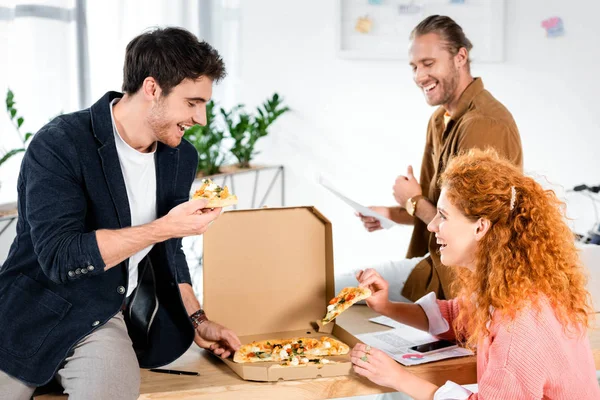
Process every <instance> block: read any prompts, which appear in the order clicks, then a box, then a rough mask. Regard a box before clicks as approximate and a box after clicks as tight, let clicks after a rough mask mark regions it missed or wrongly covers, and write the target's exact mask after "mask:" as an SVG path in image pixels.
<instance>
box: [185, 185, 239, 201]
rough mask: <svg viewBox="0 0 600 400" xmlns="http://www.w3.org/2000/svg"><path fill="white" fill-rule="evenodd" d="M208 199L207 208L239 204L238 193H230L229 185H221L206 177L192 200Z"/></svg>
mask: <svg viewBox="0 0 600 400" xmlns="http://www.w3.org/2000/svg"><path fill="white" fill-rule="evenodd" d="M196 199H207V200H208V204H207V205H206V208H215V207H227V206H232V205H234V204H237V202H238V198H237V196H236V195H234V194H231V193H229V189H228V188H227V186H225V187H221V186H219V185H217V184H216V183H214V182H213V181H212V180H210V179H204V180H203V181H202V186H200V188H199V189H198V190H196V191H195V192H194V194H193V195H192V200H196Z"/></svg>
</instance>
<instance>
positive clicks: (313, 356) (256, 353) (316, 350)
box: [233, 336, 350, 365]
mask: <svg viewBox="0 0 600 400" xmlns="http://www.w3.org/2000/svg"><path fill="white" fill-rule="evenodd" d="M349 351H350V347H349V346H348V345H346V344H345V343H342V342H340V341H339V340H336V339H333V338H330V337H326V336H323V337H321V338H320V339H316V338H306V337H302V338H293V339H283V340H261V341H255V342H252V343H249V344H245V345H243V346H242V347H240V349H239V350H238V351H236V352H235V354H234V356H233V361H234V362H237V363H248V362H265V361H271V362H281V361H286V362H287V361H289V362H291V363H292V365H298V364H306V363H308V362H309V361H311V360H317V359H319V358H320V357H322V356H335V355H341V354H347V353H348V352H349Z"/></svg>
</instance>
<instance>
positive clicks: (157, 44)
mask: <svg viewBox="0 0 600 400" xmlns="http://www.w3.org/2000/svg"><path fill="white" fill-rule="evenodd" d="M226 74H227V73H226V71H225V64H224V62H223V59H222V58H221V56H220V55H219V53H218V52H217V51H216V50H215V49H214V48H213V47H212V46H211V45H209V44H208V43H206V42H204V41H199V40H198V39H197V38H196V36H194V35H193V34H192V33H190V32H188V31H186V30H185V29H181V28H157V29H154V30H151V31H148V32H145V33H142V34H141V35H139V36H137V37H135V38H134V39H133V40H132V41H131V42H129V44H128V45H127V49H126V51H125V64H124V66H123V91H124V92H125V93H128V94H133V93H136V92H137V91H138V90H139V89H140V87H142V83H143V82H144V79H146V78H147V77H149V76H151V77H153V78H154V79H156V82H157V83H158V85H159V86H160V88H161V89H162V92H163V95H165V96H166V95H168V94H169V93H170V91H171V89H173V88H174V87H175V86H177V85H178V84H179V83H181V82H182V81H183V80H184V79H197V78H199V77H200V76H205V77H207V78H210V79H211V80H213V81H214V82H218V81H220V80H221V79H223V78H224V77H225V75H226Z"/></svg>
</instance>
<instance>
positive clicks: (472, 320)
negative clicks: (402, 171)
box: [440, 149, 592, 347]
mask: <svg viewBox="0 0 600 400" xmlns="http://www.w3.org/2000/svg"><path fill="white" fill-rule="evenodd" d="M440 187H442V188H443V189H445V190H446V195H447V197H448V199H449V200H450V202H451V203H452V204H453V205H454V206H456V207H457V208H458V209H459V210H461V212H462V213H463V214H464V215H465V216H467V217H468V218H469V219H472V220H474V221H475V220H477V219H479V218H485V219H487V220H489V221H490V222H491V224H490V225H491V226H490V228H489V231H488V232H487V233H486V235H485V236H484V237H483V239H482V240H481V241H480V242H479V244H478V247H477V251H476V267H475V269H474V271H469V270H468V269H467V268H457V269H456V271H455V272H456V274H457V278H458V279H457V280H456V282H455V285H457V286H458V287H457V288H455V289H458V291H457V292H458V298H459V301H460V302H461V306H462V307H461V315H459V318H457V319H456V326H455V329H456V332H466V333H467V341H466V344H467V345H468V346H469V347H473V346H474V344H476V343H477V341H478V340H479V339H480V338H481V337H483V336H487V335H488V334H489V330H488V328H487V327H486V325H487V323H488V321H489V319H490V307H493V308H494V310H495V311H494V312H500V313H501V315H502V316H503V317H507V318H509V319H514V317H515V316H516V314H517V313H518V312H519V310H521V309H522V308H523V307H525V306H527V305H532V306H533V307H538V306H539V303H538V300H540V295H543V296H545V297H546V298H547V299H548V300H549V302H550V305H551V306H552V308H553V309H554V311H555V313H556V316H557V318H558V320H559V322H560V323H561V324H562V325H563V327H564V328H565V331H571V332H575V331H579V330H580V328H582V327H587V326H588V324H589V315H588V314H589V313H591V312H592V310H591V307H590V301H589V293H588V292H587V290H586V288H585V285H586V277H585V275H584V272H583V268H582V265H581V262H580V259H579V254H578V250H577V248H576V246H575V240H574V235H573V233H572V232H571V230H570V229H569V227H568V226H567V224H566V222H565V217H564V215H563V211H564V204H563V203H562V202H561V201H559V199H558V198H557V196H556V194H555V193H554V192H553V191H552V190H544V189H543V188H542V187H541V186H540V184H538V183H537V182H536V181H535V180H533V179H532V178H530V177H527V176H524V175H523V173H522V172H521V171H520V170H519V169H518V168H517V167H515V166H514V165H513V164H511V163H510V162H509V161H507V160H505V159H502V158H500V157H499V156H498V154H497V153H496V152H495V151H494V150H491V149H489V150H485V151H483V150H477V149H472V150H469V151H468V152H466V153H463V154H460V155H458V156H456V157H454V158H453V159H452V160H451V161H450V162H449V163H448V166H447V168H446V170H445V171H444V173H443V174H442V175H441V177H440ZM511 205H512V207H511ZM473 294H475V296H473Z"/></svg>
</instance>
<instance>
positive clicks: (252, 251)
mask: <svg viewBox="0 0 600 400" xmlns="http://www.w3.org/2000/svg"><path fill="white" fill-rule="evenodd" d="M203 274H204V299H203V308H204V310H205V311H206V315H207V316H208V318H210V319H211V320H213V321H215V322H217V323H219V324H222V325H224V326H226V327H228V328H230V329H232V330H233V331H234V332H235V333H236V334H237V335H238V336H239V337H240V340H241V341H242V344H246V343H250V342H252V341H255V340H268V339H272V340H275V339H286V338H292V337H316V338H319V337H321V336H330V337H333V338H335V339H338V340H340V341H342V342H344V343H346V344H347V345H348V346H350V348H352V347H353V346H354V344H356V343H357V342H358V340H357V339H356V338H355V337H354V336H352V335H351V334H350V333H348V332H347V331H346V330H344V329H343V328H341V327H340V326H338V325H336V324H335V320H334V321H333V322H330V323H329V324H327V325H325V326H324V327H319V326H318V325H317V324H316V323H315V321H317V320H320V319H321V318H323V316H324V315H325V312H326V310H327V305H328V303H329V300H330V299H332V298H333V297H335V288H334V275H333V249H332V234H331V222H329V221H328V220H327V218H325V217H324V216H323V215H322V214H321V213H320V212H319V211H318V210H317V209H316V208H314V207H293V208H263V209H252V210H235V211H228V212H225V213H223V215H221V216H220V217H219V218H218V219H217V220H216V221H215V222H214V223H213V224H212V226H211V227H210V229H209V230H208V231H207V232H206V233H205V234H204V267H203ZM327 358H328V359H329V360H331V361H335V363H330V364H325V365H320V364H306V365H300V366H281V365H280V363H277V362H261V363H244V364H239V363H235V362H233V360H232V359H227V360H223V361H224V362H225V363H226V364H227V365H228V366H229V367H230V368H231V369H232V370H233V371H235V372H236V373H237V374H238V375H239V376H240V377H241V378H243V379H245V380H252V381H277V380H280V379H284V380H292V379H307V378H317V377H330V376H340V375H349V374H350V373H351V370H352V364H351V362H350V357H349V355H341V356H327Z"/></svg>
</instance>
